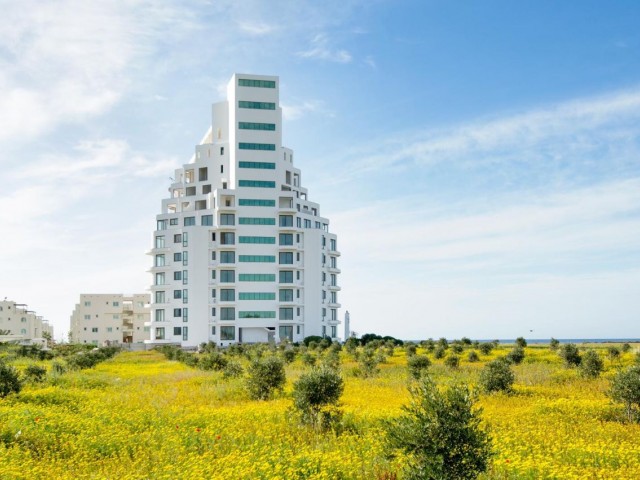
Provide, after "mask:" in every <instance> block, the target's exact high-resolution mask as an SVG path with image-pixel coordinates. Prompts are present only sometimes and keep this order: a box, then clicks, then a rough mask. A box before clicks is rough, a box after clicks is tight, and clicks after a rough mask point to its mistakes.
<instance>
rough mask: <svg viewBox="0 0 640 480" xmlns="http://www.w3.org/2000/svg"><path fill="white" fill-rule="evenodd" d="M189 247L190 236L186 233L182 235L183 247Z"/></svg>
mask: <svg viewBox="0 0 640 480" xmlns="http://www.w3.org/2000/svg"><path fill="white" fill-rule="evenodd" d="M187 245H189V234H188V233H187V232H184V233H183V234H182V246H183V247H186V246H187Z"/></svg>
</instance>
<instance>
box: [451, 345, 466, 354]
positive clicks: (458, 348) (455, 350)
mask: <svg viewBox="0 0 640 480" xmlns="http://www.w3.org/2000/svg"><path fill="white" fill-rule="evenodd" d="M463 350H464V347H463V346H462V344H461V343H454V344H452V345H451V351H452V352H453V353H462V351H463Z"/></svg>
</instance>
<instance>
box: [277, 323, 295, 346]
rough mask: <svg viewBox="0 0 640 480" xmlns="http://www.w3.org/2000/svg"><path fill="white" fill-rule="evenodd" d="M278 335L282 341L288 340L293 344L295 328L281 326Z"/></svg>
mask: <svg viewBox="0 0 640 480" xmlns="http://www.w3.org/2000/svg"><path fill="white" fill-rule="evenodd" d="M278 335H280V340H284V339H285V338H286V339H288V340H289V341H291V342H293V326H291V325H280V327H279V328H278Z"/></svg>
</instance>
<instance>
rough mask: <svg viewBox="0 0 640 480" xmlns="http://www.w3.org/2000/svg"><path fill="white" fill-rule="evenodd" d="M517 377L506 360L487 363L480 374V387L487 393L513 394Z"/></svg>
mask: <svg viewBox="0 0 640 480" xmlns="http://www.w3.org/2000/svg"><path fill="white" fill-rule="evenodd" d="M514 381H515V375H514V374H513V370H511V365H510V363H509V362H508V361H507V360H506V359H505V358H498V359H496V360H493V361H491V362H489V363H487V364H486V365H485V366H484V368H483V369H482V371H481V372H480V380H479V383H480V387H481V388H482V389H483V390H484V391H485V392H487V393H491V392H511V390H512V387H513V382H514Z"/></svg>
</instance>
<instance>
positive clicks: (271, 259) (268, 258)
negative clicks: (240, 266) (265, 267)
mask: <svg viewBox="0 0 640 480" xmlns="http://www.w3.org/2000/svg"><path fill="white" fill-rule="evenodd" d="M239 260H240V261H241V262H251V263H275V261H276V257H275V255H240V257H239Z"/></svg>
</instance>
